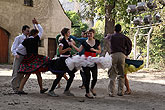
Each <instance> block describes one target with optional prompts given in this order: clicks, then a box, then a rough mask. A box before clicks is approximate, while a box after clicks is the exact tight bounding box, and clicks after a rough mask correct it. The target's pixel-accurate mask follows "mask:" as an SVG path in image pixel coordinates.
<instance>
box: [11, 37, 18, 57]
mask: <svg viewBox="0 0 165 110" xmlns="http://www.w3.org/2000/svg"><path fill="white" fill-rule="evenodd" d="M18 45H19V38H18V37H16V38H15V40H14V42H13V45H12V47H11V52H12V54H13V55H14V56H16V55H17V52H16V49H17V47H18Z"/></svg>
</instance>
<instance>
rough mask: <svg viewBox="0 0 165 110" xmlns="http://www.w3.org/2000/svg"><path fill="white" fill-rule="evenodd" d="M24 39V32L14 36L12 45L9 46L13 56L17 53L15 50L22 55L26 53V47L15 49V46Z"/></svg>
mask: <svg viewBox="0 0 165 110" xmlns="http://www.w3.org/2000/svg"><path fill="white" fill-rule="evenodd" d="M24 39H26V36H25V35H24V34H22V35H19V36H17V37H16V38H15V40H14V42H13V45H12V47H11V52H12V54H13V55H14V56H16V55H17V52H19V53H20V54H22V55H26V49H25V48H22V49H20V50H17V47H18V46H19V45H20V44H21V43H22V42H23V41H24Z"/></svg>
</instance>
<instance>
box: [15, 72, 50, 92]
mask: <svg viewBox="0 0 165 110" xmlns="http://www.w3.org/2000/svg"><path fill="white" fill-rule="evenodd" d="M30 75H31V73H28V74H25V76H24V77H23V79H22V80H21V83H20V86H19V89H18V91H19V92H20V91H23V88H24V85H25V84H26V82H27V80H28V79H29V77H30ZM36 76H37V80H38V85H39V87H40V93H44V92H46V91H47V90H48V89H44V88H43V86H42V77H41V73H40V72H39V73H36ZM21 93H22V92H21Z"/></svg>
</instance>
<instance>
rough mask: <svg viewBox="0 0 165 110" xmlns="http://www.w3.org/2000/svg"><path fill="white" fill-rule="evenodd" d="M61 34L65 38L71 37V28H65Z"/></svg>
mask: <svg viewBox="0 0 165 110" xmlns="http://www.w3.org/2000/svg"><path fill="white" fill-rule="evenodd" d="M61 34H62V35H63V36H67V37H69V36H70V29H69V28H63V29H62V31H61Z"/></svg>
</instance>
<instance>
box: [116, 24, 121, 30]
mask: <svg viewBox="0 0 165 110" xmlns="http://www.w3.org/2000/svg"><path fill="white" fill-rule="evenodd" d="M115 31H116V32H120V31H121V25H120V24H116V26H115Z"/></svg>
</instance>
